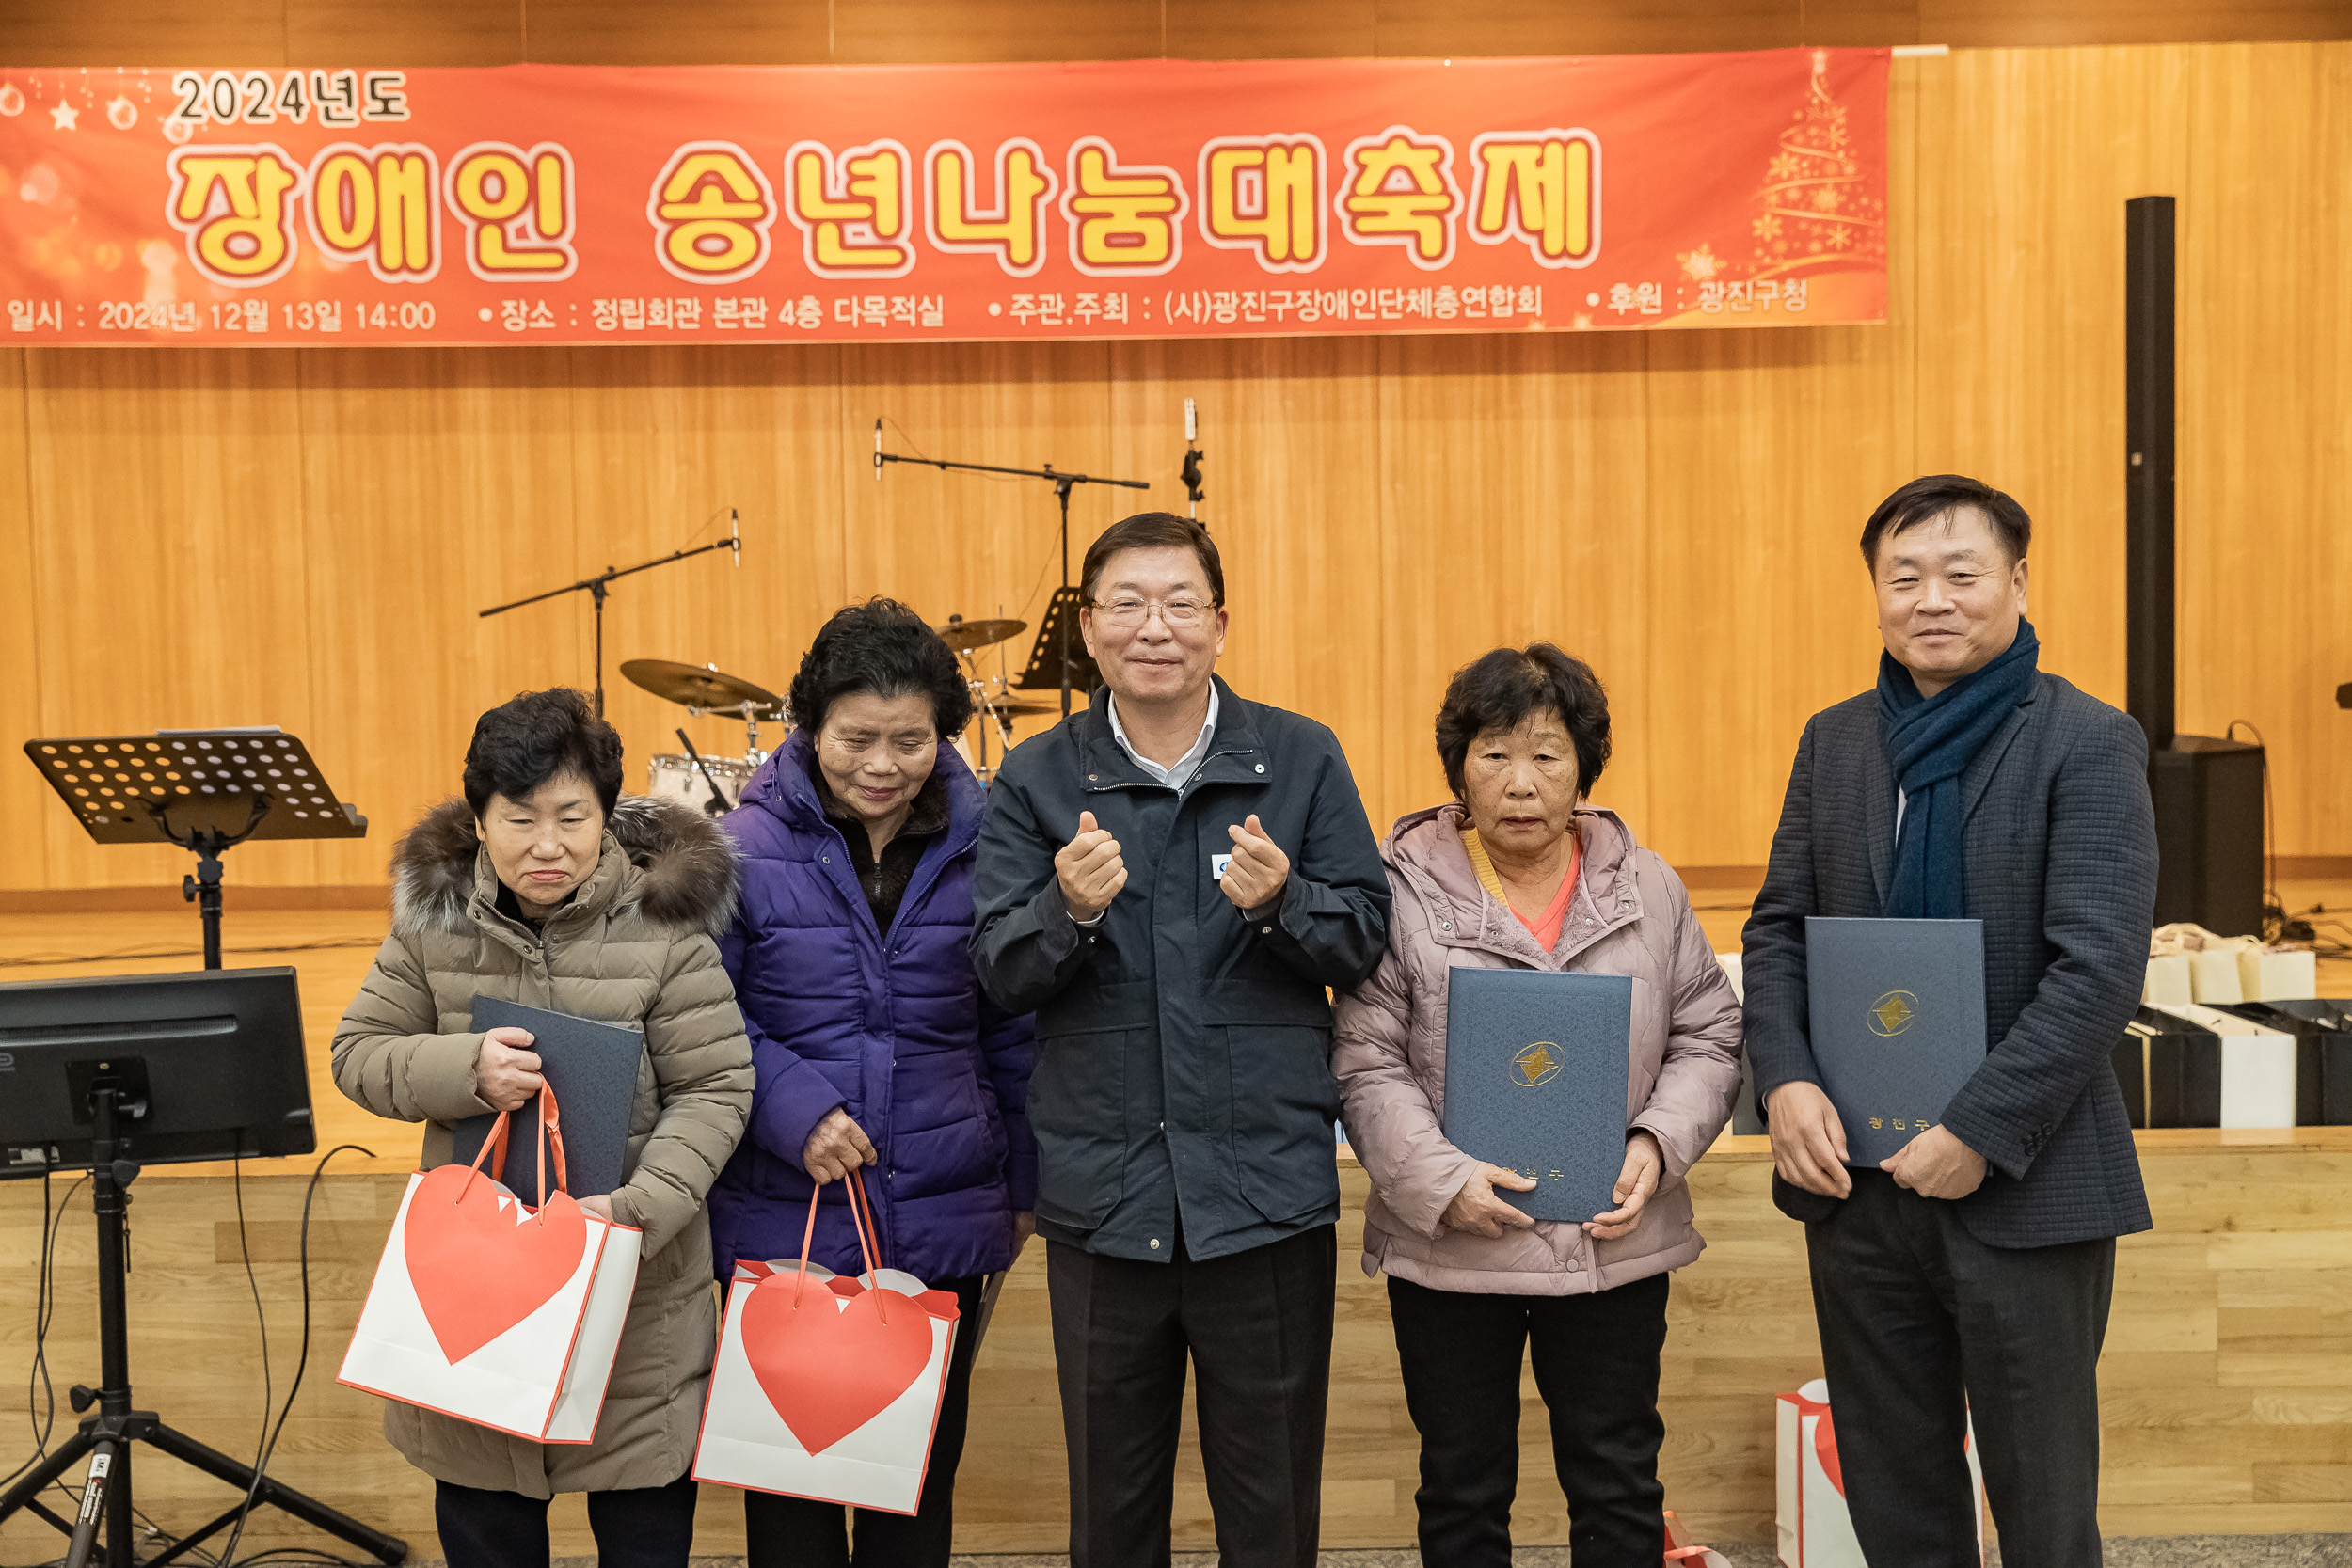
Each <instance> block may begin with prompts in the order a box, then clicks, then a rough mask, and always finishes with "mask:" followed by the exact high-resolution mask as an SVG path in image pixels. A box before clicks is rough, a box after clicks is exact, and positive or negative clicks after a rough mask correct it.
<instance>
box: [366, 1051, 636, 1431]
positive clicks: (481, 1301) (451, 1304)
mask: <svg viewBox="0 0 2352 1568" xmlns="http://www.w3.org/2000/svg"><path fill="white" fill-rule="evenodd" d="M538 1100H539V1107H540V1109H539V1115H538V1117H535V1118H534V1119H533V1123H532V1138H533V1140H534V1141H535V1142H536V1143H537V1144H538V1153H539V1193H538V1196H539V1202H538V1203H537V1205H536V1206H532V1205H529V1204H526V1203H524V1202H523V1201H522V1199H521V1198H519V1197H517V1196H516V1195H515V1194H514V1193H511V1192H509V1191H508V1190H507V1189H506V1188H505V1187H504V1186H503V1185H501V1183H500V1182H499V1181H498V1180H496V1179H495V1178H493V1177H490V1176H486V1175H485V1174H484V1173H483V1168H482V1167H483V1163H484V1162H485V1160H487V1161H488V1162H489V1164H490V1167H491V1168H492V1169H494V1170H495V1169H502V1168H503V1166H504V1162H505V1158H506V1127H507V1121H508V1119H509V1118H508V1116H507V1114H506V1113H505V1112H501V1113H500V1114H499V1118H498V1121H497V1122H496V1123H495V1124H494V1125H493V1127H492V1129H491V1132H490V1136H489V1137H487V1138H486V1139H485V1140H484V1141H483V1145H482V1148H481V1151H480V1152H479V1153H477V1154H476V1155H475V1156H474V1161H473V1164H470V1165H457V1164H448V1165H440V1166H437V1167H436V1168H435V1169H433V1170H429V1171H419V1172H417V1173H416V1174H415V1175H413V1176H411V1177H410V1178H409V1179H408V1190H407V1191H406V1192H405V1193H404V1194H403V1195H402V1196H401V1200H400V1212H399V1213H398V1214H397V1215H395V1216H394V1217H393V1220H392V1233H391V1236H390V1237H389V1239H388V1240H387V1241H386V1242H385V1243H384V1256H383V1258H382V1259H381V1260H380V1261H378V1262H377V1264H376V1266H375V1280H374V1283H373V1284H372V1285H371V1286H370V1287H369V1288H368V1299H367V1305H366V1306H365V1307H362V1308H361V1309H360V1312H359V1324H358V1328H357V1329H355V1330H354V1331H353V1333H352V1336H351V1348H350V1349H349V1350H348V1351H346V1352H344V1353H343V1365H342V1371H341V1372H340V1373H338V1374H337V1377H336V1381H337V1382H338V1383H342V1384H346V1385H348V1386H351V1387H354V1388H361V1389H365V1390H366V1391H367V1392H369V1393H371V1394H380V1395H382V1396H383V1397H384V1398H386V1399H388V1400H398V1401H400V1402H403V1403H404V1404H413V1405H417V1406H419V1407H421V1408H422V1409H426V1410H432V1411H437V1412H438V1413H440V1414H441V1415H444V1416H453V1417H455V1418H458V1419H459V1420H463V1421H472V1422H474V1423H475V1424H477V1425H480V1426H485V1427H491V1428H494V1429H496V1430H497V1431H500V1432H504V1433H513V1434H514V1435H515V1436H517V1437H528V1438H530V1439H532V1441H533V1442H539V1443H586V1442H590V1441H592V1440H593V1439H594V1438H595V1437H596V1416H597V1413H598V1412H599V1411H601V1410H602V1409H603V1407H604V1388H605V1383H606V1380H607V1379H609V1378H610V1377H611V1376H612V1357H613V1354H614V1353H615V1352H616V1351H617V1350H618V1349H619V1348H620V1343H621V1327H622V1324H623V1323H626V1322H627V1321H628V1304H629V1298H630V1296H631V1295H632V1294H633V1293H634V1292H635V1291H636V1288H637V1259H638V1251H639V1248H640V1246H641V1244H642V1243H643V1241H644V1234H643V1232H641V1231H639V1230H638V1229H637V1228H636V1227H633V1226H626V1225H612V1224H608V1223H607V1222H605V1221H603V1220H600V1219H598V1218H596V1215H594V1214H591V1213H589V1212H587V1211H586V1210H584V1209H582V1208H581V1207H580V1205H579V1204H578V1203H576V1202H575V1201H573V1199H572V1197H571V1196H570V1195H569V1194H568V1193H566V1192H564V1190H563V1189H564V1141H563V1134H562V1132H561V1131H560V1129H559V1127H558V1124H557V1112H556V1104H555V1094H554V1091H553V1090H551V1089H542V1090H541V1091H540V1093H539V1096H538ZM550 1158H551V1159H552V1162H553V1164H554V1166H555V1184H556V1190H555V1192H554V1193H552V1194H550V1193H548V1190H547V1178H548V1163H549V1161H550Z"/></svg>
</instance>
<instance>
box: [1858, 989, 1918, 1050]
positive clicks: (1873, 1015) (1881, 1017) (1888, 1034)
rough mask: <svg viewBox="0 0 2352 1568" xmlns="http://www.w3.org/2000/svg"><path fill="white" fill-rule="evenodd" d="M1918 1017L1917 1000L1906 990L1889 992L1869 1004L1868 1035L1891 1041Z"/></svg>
mask: <svg viewBox="0 0 2352 1568" xmlns="http://www.w3.org/2000/svg"><path fill="white" fill-rule="evenodd" d="M1918 1017H1919V999H1918V998H1917V997H1915V996H1914V995H1912V994H1911V992H1909V991H1907V990H1890V991H1888V992H1887V993H1886V994H1885V995H1884V996H1882V997H1880V998H1879V999H1878V1000H1877V1001H1876V1002H1873V1003H1871V1004H1870V1033H1872V1034H1873V1035H1878V1036H1881V1037H1884V1038H1888V1039H1892V1038H1893V1037H1895V1036H1897V1035H1899V1034H1901V1033H1902V1032H1903V1031H1904V1030H1906V1029H1908V1028H1910V1027H1911V1026H1912V1024H1913V1023H1914V1022H1916V1021H1917V1019H1918Z"/></svg>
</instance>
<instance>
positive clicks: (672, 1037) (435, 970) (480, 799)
mask: <svg viewBox="0 0 2352 1568" xmlns="http://www.w3.org/2000/svg"><path fill="white" fill-rule="evenodd" d="M620 778H621V762H620V737H619V736H617V735H616V734H615V733H614V732H613V730H612V727H611V726H610V725H608V724H606V723H605V722H604V721H602V720H599V719H596V718H595V717H593V716H592V714H591V713H590V711H589V708H588V705H587V702H586V699H584V698H583V697H581V696H580V693H579V692H576V691H567V690H556V691H547V692H534V693H531V694H528V695H526V696H522V697H518V698H516V699H515V700H514V701H513V702H511V703H508V704H506V705H503V706H501V707H499V708H495V709H492V710H491V711H490V712H489V713H486V714H485V715H484V716H483V718H482V721H481V723H480V724H479V725H478V726H477V728H476V730H475V735H474V744H473V747H472V749H471V750H470V751H469V752H468V754H467V768H466V786H467V797H468V798H467V799H465V800H449V801H445V802H443V803H442V804H441V805H439V806H437V807H435V808H434V809H433V810H432V811H431V812H429V813H427V814H426V815H425V816H424V818H423V819H422V820H421V821H420V822H419V823H418V824H417V825H416V827H414V828H413V829H411V830H410V831H409V832H408V834H407V835H406V836H405V838H403V839H402V840H401V843H400V845H399V847H398V848H397V849H396V850H395V851H394V855H393V874H394V879H395V880H394V887H393V899H392V929H391V934H390V935H389V937H387V938H386V939H385V942H384V946H383V949H382V951H381V952H380V953H379V954H378V955H377V957H376V961H375V966H374V968H373V970H372V971H370V973H369V974H368V977H367V981H366V983H365V984H364V985H363V986H362V987H361V989H360V991H359V995H358V998H357V999H356V1000H355V1001H354V1002H353V1003H352V1005H351V1007H350V1009H349V1011H347V1012H346V1013H345V1014H344V1015H343V1021H342V1027H341V1028H340V1029H339V1030H338V1031H337V1032H336V1037H335V1082H336V1085H337V1086H338V1087H339V1088H341V1089H342V1091H343V1092H344V1093H345V1094H347V1095H349V1096H350V1097H351V1098H352V1099H353V1100H355V1101H358V1102H359V1103H360V1104H361V1105H364V1106H366V1107H367V1108H368V1109H369V1110H371V1111H373V1112H374V1113H375V1114H376V1115H378V1116H383V1117H396V1118H398V1119H400V1120H404V1121H422V1122H424V1123H426V1128H425V1134H424V1153H423V1160H422V1165H423V1166H424V1167H425V1168H430V1167H432V1166H435V1165H437V1164H445V1163H446V1162H447V1161H448V1160H449V1159H450V1151H451V1124H452V1123H453V1122H456V1121H459V1120H462V1119H463V1118H465V1117H470V1116H479V1115H482V1114H484V1113H485V1112H488V1111H491V1110H493V1109H499V1108H513V1107H516V1106H519V1105H521V1104H522V1103H523V1102H524V1101H526V1100H527V1098H528V1096H529V1095H530V1094H532V1093H533V1092H535V1091H536V1089H537V1087H538V1078H537V1075H536V1070H535V1069H537V1067H538V1058H537V1057H536V1056H535V1055H533V1054H532V1053H531V1052H530V1051H529V1049H528V1039H527V1037H523V1036H522V1035H521V1033H520V1031H510V1030H498V1031H493V1032H492V1033H491V1034H490V1035H489V1036H488V1037H485V1036H483V1035H481V1034H477V1033H475V1032H474V1031H473V1030H472V1029H471V1028H470V1027H469V1018H470V1015H471V1012H472V1008H473V1004H474V999H475V998H476V997H478V996H492V997H500V998H503V999H506V1000H509V1001H514V1002H519V1003H523V1004H526V1005H528V1006H535V1007H544V1008H547V1009H549V1010H551V1011H555V1012H561V1013H569V1014H572V1015H574V1016H577V1017H581V1018H591V1019H596V1020H600V1021H603V1022H612V1023H619V1024H624V1025H627V1026H628V1027H630V1028H633V1029H640V1030H642V1031H643V1032H644V1037H645V1051H644V1056H643V1057H642V1058H641V1061H640V1065H639V1068H638V1081H637V1092H636V1101H635V1104H634V1106H633V1107H632V1109H631V1112H630V1117H629V1136H628V1152H627V1156H626V1159H625V1162H624V1166H623V1168H624V1172H625V1176H624V1180H623V1181H622V1184H621V1186H620V1187H619V1188H618V1189H617V1190H615V1191H614V1192H612V1194H610V1195H609V1196H599V1195H576V1196H580V1198H581V1202H582V1207H585V1208H590V1209H592V1210H596V1211H597V1212H607V1211H609V1213H610V1217H611V1218H612V1219H613V1220H615V1221H617V1222H618V1223H620V1224H623V1225H631V1226H636V1227H639V1228H640V1229H642V1230H643V1231H644V1252H643V1260H642V1261H641V1263H640V1264H639V1266H638V1273H637V1289H636V1293H635V1296H634V1298H633V1299H632V1300H631V1302H630V1305H629V1312H628V1323H627V1326H626V1327H625V1329H624V1330H623V1332H622V1336H621V1342H620V1350H619V1354H618V1355H617V1357H616V1358H615V1360H614V1362H613V1365H612V1381H611V1383H610V1384H609V1386H608V1388H607V1392H606V1395H605V1402H604V1408H603V1413H602V1415H601V1417H600V1418H599V1419H598V1421H597V1424H596V1441H595V1442H593V1443H590V1444H586V1445H542V1444H538V1443H532V1442H530V1441H528V1440H525V1439H523V1438H518V1437H511V1436H508V1435H506V1434H504V1433H498V1432H493V1431H491V1430H490V1429H488V1428H486V1427H481V1426H476V1425H473V1424H471V1423H469V1422H467V1421H462V1420H458V1419H455V1418H452V1417H447V1416H440V1415H436V1414H434V1413H432V1412H429V1411H424V1410H420V1409H418V1408H417V1407H416V1406H414V1405H408V1404H402V1403H397V1402H393V1403H389V1404H388V1405H387V1406H386V1407H385V1414H384V1430H385V1435H386V1436H387V1437H388V1438H389V1440H390V1441H391V1443H392V1446H393V1447H395V1448H397V1449H399V1450H400V1451H401V1453H402V1454H403V1455H404V1456H405V1458H406V1459H407V1460H408V1462H409V1463H410V1464H412V1465H416V1466H417V1467H418V1468H419V1469H421V1470H423V1471H424V1472H425V1473H427V1474H428V1475H431V1476H432V1477H434V1478H435V1480H436V1481H437V1482H438V1483H439V1485H438V1486H437V1496H436V1513H437V1522H438V1524H439V1526H440V1532H441V1538H442V1548H443V1551H444V1553H445V1554H446V1555H447V1557H448V1560H449V1562H450V1565H451V1568H467V1565H469V1563H476V1562H479V1563H485V1564H486V1563H497V1564H500V1565H501V1568H504V1565H508V1564H516V1563H529V1562H538V1563H544V1562H545V1561H546V1560H547V1552H548V1547H547V1524H546V1509H547V1501H546V1499H548V1497H550V1496H551V1495H552V1494H554V1493H557V1492H587V1493H589V1494H591V1497H590V1498H589V1519H590V1523H591V1525H592V1526H594V1527H595V1528H596V1537H597V1544H598V1547H599V1551H600V1553H601V1554H602V1556H603V1560H605V1561H606V1562H607V1563H615V1562H629V1563H636V1562H645V1563H657V1562H674V1563H675V1564H676V1565H678V1568H683V1565H684V1564H685V1562H686V1559H687V1550H688V1547H689V1545H690V1544H691V1537H692V1528H693V1496H694V1483H693V1482H692V1481H691V1480H690V1479H687V1477H686V1472H687V1468H688V1465H689V1464H690V1462H691V1459H692V1457H693V1448H694V1438H695V1432H696V1427H697V1424H698V1422H699V1420H700V1418H701V1414H702V1405H703V1390H704V1386H705V1384H706V1382H707V1378H708V1376H709V1370H710V1363H711V1355H712V1350H713V1346H714V1344H715V1341H716V1335H717V1313H716V1309H715V1306H714V1303H713V1300H712V1292H711V1288H710V1279H711V1263H710V1234H709V1227H708V1224H707V1220H706V1218H705V1216H704V1212H703V1195H704V1193H705V1192H706V1191H707V1189H708V1188H709V1186H710V1183H711V1181H712V1180H714V1179H715V1178H716V1177H717V1176H718V1173H719V1171H720V1169H721V1168H722V1167H723V1165H724V1164H726V1161H727V1156H728V1155H729V1154H730V1153H731V1152H733V1150H734V1148H735V1145H736V1143H737V1141H738V1139H739V1138H740V1137H741V1135H742V1132H743V1126H744V1122H745V1118H746V1117H747V1116H748V1115H749V1112H750V1107H751V1101H752V1058H751V1047H750V1043H749V1042H748V1041H747V1040H746V1038H745V1037H744V1033H743V1021H742V1015H741V1014H740V1013H739V1011H738V1010H737V1008H736V1005H735V992H734V988H733V987H732V985H730V984H729V982H728V980H727V975H726V972H725V970H724V969H723V968H722V967H721V966H720V962H719V950H718V947H717V944H716V943H715V942H714V941H713V933H714V932H716V931H718V930H720V929H722V928H723V927H724V926H725V924H726V922H727V921H728V920H729V919H730V918H731V917H732V915H733V912H734V907H735V891H736V866H735V860H734V856H733V853H732V851H731V849H730V848H729V847H728V844H727V841H726V839H725V837H724V836H723V834H722V833H720V832H719V831H718V829H717V827H716V825H715V824H713V823H711V822H710V821H709V820H708V819H707V817H705V816H703V815H702V814H701V813H700V812H699V811H696V810H693V809H692V808H691V807H687V806H684V805H681V804H678V803H676V802H674V801H669V800H652V799H648V798H644V797H634V796H632V797H627V798H622V797H620V796H619V787H620Z"/></svg>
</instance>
